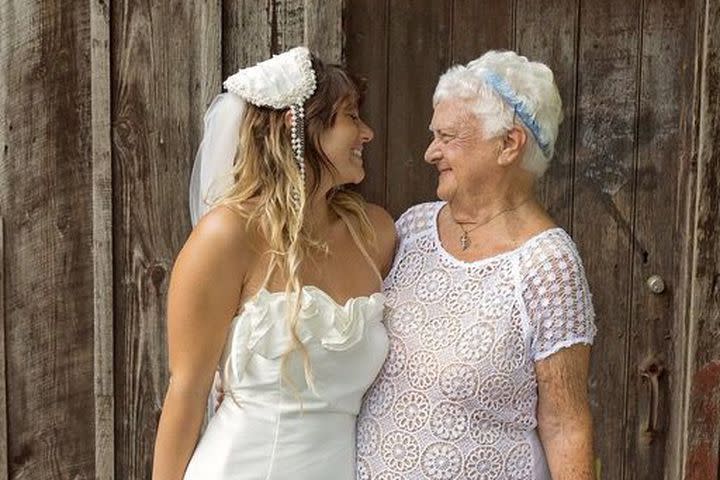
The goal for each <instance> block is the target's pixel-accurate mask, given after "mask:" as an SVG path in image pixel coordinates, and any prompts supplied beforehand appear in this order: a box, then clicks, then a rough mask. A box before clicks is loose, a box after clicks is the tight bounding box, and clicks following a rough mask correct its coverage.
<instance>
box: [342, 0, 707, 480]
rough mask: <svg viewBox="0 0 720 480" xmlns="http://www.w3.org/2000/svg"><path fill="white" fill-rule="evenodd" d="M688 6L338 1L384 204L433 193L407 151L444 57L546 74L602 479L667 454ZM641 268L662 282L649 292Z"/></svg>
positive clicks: (649, 472)
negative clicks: (581, 274) (585, 334)
mask: <svg viewBox="0 0 720 480" xmlns="http://www.w3.org/2000/svg"><path fill="white" fill-rule="evenodd" d="M699 14H700V13H699V12H698V7H697V2H693V1H687V0H672V1H670V0H665V1H657V2H648V1H643V0H608V1H604V2H582V4H580V2H577V1H576V0H538V1H533V2H521V1H513V0H496V1H478V0H472V1H471V0H454V1H451V0H423V1H414V2H401V1H395V0H388V1H386V2H375V1H374V0H353V1H352V2H348V3H347V11H346V15H347V19H346V38H347V41H346V50H345V55H346V59H347V62H348V64H349V65H350V66H351V68H352V69H353V70H355V71H356V72H358V73H360V74H362V75H364V76H366V77H367V78H368V81H369V91H368V99H367V102H366V104H365V115H366V117H367V118H368V119H369V122H370V123H371V125H372V126H373V127H375V130H376V137H375V140H374V141H373V143H372V144H371V145H370V146H369V148H368V149H367V151H368V160H367V164H368V180H367V181H366V183H365V184H364V185H363V186H362V187H361V190H362V191H363V193H364V194H365V195H366V196H367V197H368V198H369V199H370V200H372V201H375V202H378V203H380V204H383V205H386V206H387V207H388V208H389V209H390V211H391V212H392V213H393V214H394V215H395V216H397V215H399V214H400V213H402V212H403V211H404V210H405V209H406V208H408V207H409V206H411V205H413V204H415V203H419V202H423V201H428V200H433V199H434V198H435V185H436V173H435V171H434V169H433V168H432V167H430V166H428V165H426V164H425V163H424V162H423V161H422V154H423V151H424V149H425V148H426V147H427V144H428V142H429V138H430V137H429V134H428V128H427V127H428V124H429V122H430V118H431V114H432V106H431V97H432V93H433V89H434V86H435V84H436V82H437V79H438V77H439V75H440V74H441V73H442V72H443V71H444V70H445V69H447V68H448V67H449V66H450V65H452V64H455V63H466V62H467V61H469V60H471V59H473V58H476V57H478V56H479V55H481V54H482V53H483V52H485V51H486V50H488V49H513V50H516V51H518V52H519V53H521V54H523V55H526V56H528V57H529V58H530V59H533V60H539V61H542V62H544V63H546V64H547V65H549V66H550V67H551V68H552V70H553V72H554V73H555V75H556V79H557V83H558V86H559V88H560V92H561V96H562V98H563V102H564V115H565V120H564V122H563V124H562V126H561V129H560V133H559V138H558V142H557V149H556V152H557V153H556V157H555V158H554V160H553V162H552V166H551V168H550V169H549V171H548V172H547V174H546V175H545V177H544V178H543V179H542V180H541V182H540V185H539V192H540V196H541V198H542V200H543V202H544V203H545V205H546V206H547V208H548V210H549V211H550V213H551V214H552V215H553V217H554V218H555V219H556V220H557V222H558V223H559V224H560V225H561V226H563V227H564V228H565V229H566V230H567V231H568V232H570V233H571V235H572V236H573V238H574V239H575V241H576V242H577V244H578V246H579V249H580V252H581V255H582V257H583V260H584V263H585V267H586V271H587V274H588V277H589V282H590V285H591V288H592V292H593V294H594V304H595V308H596V311H597V324H598V328H599V334H598V336H597V339H596V344H595V348H594V350H593V361H592V374H591V379H590V392H591V398H592V409H593V414H594V419H595V448H596V454H597V465H598V468H599V469H600V471H601V475H602V478H608V479H624V478H644V479H653V480H654V479H657V478H662V477H663V475H664V474H666V475H669V473H668V472H669V471H670V470H671V469H675V468H677V462H675V461H674V460H675V459H676V458H678V457H677V455H679V452H677V451H676V449H677V447H676V445H677V443H673V442H670V439H671V438H674V436H677V435H678V433H679V429H680V426H679V425H678V422H677V420H678V419H679V418H680V416H679V415H675V413H678V411H677V409H678V408H679V406H680V404H681V401H682V400H681V398H680V395H678V394H677V392H682V391H683V385H682V382H683V378H684V377H683V375H682V368H683V356H684V345H685V343H684V335H685V333H684V332H685V329H684V322H683V318H684V315H685V310H684V307H683V305H684V304H685V302H684V300H683V299H684V298H686V292H684V291H683V288H682V286H683V285H684V283H683V282H682V279H683V278H684V275H685V269H686V265H687V259H688V256H687V250H686V248H687V247H686V246H687V245H688V243H689V242H688V241H687V240H688V232H687V227H686V221H687V211H688V208H689V205H688V202H687V198H688V192H687V189H688V172H689V169H690V168H691V156H692V145H691V134H692V131H691V128H692V126H691V122H689V120H688V119H689V118H691V117H692V114H693V112H694V109H693V108H694V101H693V85H694V78H695V77H694V75H695V70H694V66H695V52H696V48H697V46H696V43H695V42H696V40H695V38H696V37H695V35H696V28H697V25H698V19H699V17H698V16H699ZM651 278H653V279H654V280H653V281H654V282H655V283H654V285H655V286H656V287H657V285H658V283H659V282H663V283H664V288H662V289H661V288H659V287H658V288H656V291H657V293H654V292H653V291H652V290H651V289H650V288H649V286H648V279H651ZM660 290H662V291H660ZM667 478H674V477H673V476H669V477H667Z"/></svg>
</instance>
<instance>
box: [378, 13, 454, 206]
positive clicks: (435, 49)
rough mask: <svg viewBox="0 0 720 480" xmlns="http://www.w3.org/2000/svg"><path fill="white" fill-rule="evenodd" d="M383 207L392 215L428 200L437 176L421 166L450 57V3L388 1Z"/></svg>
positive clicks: (423, 165)
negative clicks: (438, 87)
mask: <svg viewBox="0 0 720 480" xmlns="http://www.w3.org/2000/svg"><path fill="white" fill-rule="evenodd" d="M388 15H389V18H388V35H389V44H388V57H389V60H388V61H389V67H388V70H389V71H388V86H387V88H388V92H389V93H388V120H387V131H388V133H387V135H388V149H387V151H388V154H387V186H386V199H387V200H386V201H387V207H388V209H389V210H390V212H391V213H392V214H393V215H394V216H398V215H400V214H401V213H402V212H403V211H405V210H406V209H407V208H408V207H410V206H411V205H413V204H416V203H420V202H423V201H429V200H434V199H435V198H436V194H435V190H436V188H437V171H436V169H435V168H434V167H432V166H430V165H428V164H426V163H425V162H424V161H423V154H424V152H425V149H426V148H427V146H428V143H429V139H430V134H429V133H428V125H429V124H430V120H431V118H432V95H433V92H434V90H435V85H436V83H437V80H438V78H439V76H440V74H441V73H443V72H444V71H445V69H446V68H447V67H448V66H449V65H450V58H451V50H452V49H451V47H452V46H451V37H450V33H451V23H452V1H451V0H422V1H416V2H412V4H410V2H401V1H396V0H391V1H390V8H389V11H388Z"/></svg>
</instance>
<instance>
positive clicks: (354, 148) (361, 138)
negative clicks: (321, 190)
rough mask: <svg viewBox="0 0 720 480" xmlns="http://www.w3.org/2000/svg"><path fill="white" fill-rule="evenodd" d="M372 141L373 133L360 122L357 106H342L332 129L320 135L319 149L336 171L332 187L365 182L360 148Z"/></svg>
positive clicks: (333, 174) (348, 103)
mask: <svg viewBox="0 0 720 480" xmlns="http://www.w3.org/2000/svg"><path fill="white" fill-rule="evenodd" d="M372 139H373V131H372V129H371V128H370V127H369V126H367V124H366V123H365V122H364V121H363V120H362V119H361V118H360V113H359V109H358V105H357V102H354V101H347V102H343V103H342V104H341V105H340V106H339V108H338V110H337V113H336V115H335V119H334V122H333V124H332V126H331V127H330V128H328V129H326V130H325V131H323V132H322V134H321V135H320V146H321V147H322V150H323V151H324V152H325V154H326V155H327V157H328V159H329V160H330V162H331V163H332V165H333V167H335V171H334V172H332V177H333V178H332V182H333V186H339V185H344V184H347V183H360V182H361V181H362V180H363V178H365V169H364V168H363V158H362V155H363V147H364V146H365V144H366V143H368V142H369V141H370V140H372Z"/></svg>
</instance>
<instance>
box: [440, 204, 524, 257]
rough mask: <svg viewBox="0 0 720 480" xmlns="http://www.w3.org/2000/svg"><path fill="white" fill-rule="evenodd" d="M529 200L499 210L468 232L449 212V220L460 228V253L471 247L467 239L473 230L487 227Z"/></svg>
mask: <svg viewBox="0 0 720 480" xmlns="http://www.w3.org/2000/svg"><path fill="white" fill-rule="evenodd" d="M529 200H530V197H528V198H526V199H525V200H523V201H522V202H520V203H518V204H517V205H515V206H514V207H510V208H506V209H505V210H500V211H499V212H498V213H496V214H494V215H492V216H491V217H490V218H488V219H487V220H485V221H484V222H481V223H478V224H477V225H475V226H474V227H472V228H470V229H468V230H466V229H465V227H464V226H463V225H464V223H461V222H457V221H455V219H454V218H453V216H452V212H451V213H450V218H452V220H453V222H455V223H456V224H457V226H458V227H460V230H462V232H463V233H462V235H460V248H461V249H462V251H463V252H464V251H465V250H467V249H468V248H470V245H471V242H470V237H469V234H470V233H472V232H474V231H475V230H477V229H478V228H480V227H482V226H483V225H487V224H488V223H490V222H492V221H493V220H495V219H496V218H497V217H499V216H500V215H502V214H503V213H507V212H511V211H513V210H517V209H518V208H520V207H521V206H522V205H523V204H525V203H527V202H528V201H529ZM465 223H471V222H465Z"/></svg>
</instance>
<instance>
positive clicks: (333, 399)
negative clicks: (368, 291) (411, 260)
mask: <svg viewBox="0 0 720 480" xmlns="http://www.w3.org/2000/svg"><path fill="white" fill-rule="evenodd" d="M383 306H384V297H383V295H382V294H380V293H376V294H373V295H371V296H369V297H358V298H352V299H350V300H349V301H348V302H347V303H346V304H345V305H343V306H341V305H338V304H337V303H336V302H335V301H334V300H333V299H332V298H331V297H330V296H329V295H327V294H326V293H325V292H323V291H322V290H320V289H318V288H315V287H304V288H303V302H302V310H301V313H300V327H299V336H300V340H301V341H302V343H303V344H304V345H305V347H306V349H307V352H308V354H309V359H310V362H311V369H312V370H311V371H312V374H313V378H314V381H313V382H312V383H313V385H314V388H311V387H310V386H308V384H307V383H306V381H305V377H304V373H303V361H302V356H301V355H300V354H299V353H297V352H295V353H293V354H291V355H290V356H289V358H288V361H287V364H286V366H285V373H284V375H283V373H282V372H281V368H280V364H281V356H282V354H283V353H284V352H285V351H286V349H287V348H288V346H289V341H290V340H289V339H290V337H289V331H288V328H287V321H286V307H287V299H286V296H285V293H284V292H276V293H270V292H268V291H267V290H261V291H260V292H259V293H258V294H257V295H256V296H255V297H254V298H253V299H251V300H249V301H248V302H247V303H246V304H245V306H244V308H243V310H242V312H241V313H240V314H239V315H238V316H237V317H236V318H235V319H234V320H233V323H232V325H231V327H230V333H229V335H228V341H227V345H226V348H225V352H224V354H223V363H222V364H223V365H224V366H225V368H224V382H223V385H224V389H225V398H224V400H223V402H222V404H221V405H220V408H219V409H218V411H217V412H216V413H215V415H214V416H213V417H212V418H211V419H210V422H209V424H208V427H207V429H206V430H205V432H204V433H203V435H202V437H201V438H200V441H199V443H198V445H197V447H196V449H195V452H194V453H193V456H192V458H191V459H190V463H189V465H188V468H187V471H186V472H185V477H184V478H185V480H230V479H232V480H275V479H292V480H323V479H327V480H355V419H356V416H357V414H358V412H359V410H360V404H361V402H362V397H363V394H364V393H365V390H366V389H367V388H368V387H369V386H370V384H371V383H372V382H373V380H374V379H375V376H376V375H377V373H378V372H379V370H380V368H381V367H382V364H383V361H384V360H385V356H386V355H387V349H388V339H387V332H386V331H385V327H384V325H383V324H382V316H383ZM290 381H291V382H292V383H293V384H294V387H293V386H291V385H290Z"/></svg>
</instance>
